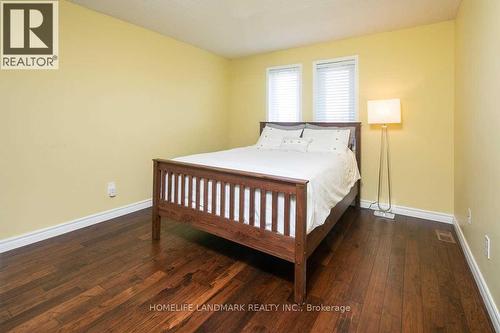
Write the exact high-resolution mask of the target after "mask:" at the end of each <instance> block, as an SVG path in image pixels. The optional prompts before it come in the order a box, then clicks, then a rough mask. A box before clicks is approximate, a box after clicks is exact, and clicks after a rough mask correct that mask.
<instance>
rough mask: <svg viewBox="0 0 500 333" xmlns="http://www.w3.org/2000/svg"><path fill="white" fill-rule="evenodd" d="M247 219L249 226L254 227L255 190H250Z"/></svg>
mask: <svg viewBox="0 0 500 333" xmlns="http://www.w3.org/2000/svg"><path fill="white" fill-rule="evenodd" d="M248 217H249V220H250V221H249V222H250V225H251V226H252V227H253V226H254V225H255V189H254V188H253V187H251V188H250V208H249V210H248Z"/></svg>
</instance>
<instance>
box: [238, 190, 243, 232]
mask: <svg viewBox="0 0 500 333" xmlns="http://www.w3.org/2000/svg"><path fill="white" fill-rule="evenodd" d="M239 186H240V192H239V193H240V204H239V206H238V212H239V216H238V217H239V220H240V223H244V221H245V220H244V218H245V185H243V184H240V185H239Z"/></svg>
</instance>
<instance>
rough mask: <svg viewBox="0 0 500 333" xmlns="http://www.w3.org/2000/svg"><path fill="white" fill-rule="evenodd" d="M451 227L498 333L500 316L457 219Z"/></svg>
mask: <svg viewBox="0 0 500 333" xmlns="http://www.w3.org/2000/svg"><path fill="white" fill-rule="evenodd" d="M453 225H454V226H455V231H456V233H457V236H458V240H459V242H460V245H461V246H462V250H463V251H464V254H465V259H467V263H468V264H469V268H470V270H471V271H472V275H473V276H474V280H476V284H477V286H478V287H479V292H480V293H481V297H482V298H483V301H484V304H485V305H486V310H487V311H488V314H489V315H490V318H491V322H492V323H493V327H494V328H495V331H496V332H500V314H499V313H498V308H497V306H496V304H495V301H494V300H493V296H492V295H491V293H490V289H489V288H488V285H487V284H486V281H485V280H484V277H483V274H482V273H481V270H480V269H479V266H478V265H477V262H476V259H475V258H474V255H473V254H472V251H471V250H470V247H469V243H467V239H466V238H465V236H464V234H463V232H462V228H461V227H460V225H459V224H458V221H457V219H455V218H454V219H453Z"/></svg>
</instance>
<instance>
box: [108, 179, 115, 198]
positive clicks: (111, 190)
mask: <svg viewBox="0 0 500 333" xmlns="http://www.w3.org/2000/svg"><path fill="white" fill-rule="evenodd" d="M108 196H109V197H110V198H114V197H116V184H115V182H109V183H108Z"/></svg>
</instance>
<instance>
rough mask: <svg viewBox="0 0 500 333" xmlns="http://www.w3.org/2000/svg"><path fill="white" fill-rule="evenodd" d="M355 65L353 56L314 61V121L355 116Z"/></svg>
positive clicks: (352, 117)
mask: <svg viewBox="0 0 500 333" xmlns="http://www.w3.org/2000/svg"><path fill="white" fill-rule="evenodd" d="M356 65H357V63H356V60H355V59H348V60H339V61H335V60H332V61H325V62H319V63H316V64H315V68H314V71H315V77H316V79H315V80H316V82H315V91H314V117H315V120H316V121H338V122H344V121H355V120H356Z"/></svg>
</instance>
